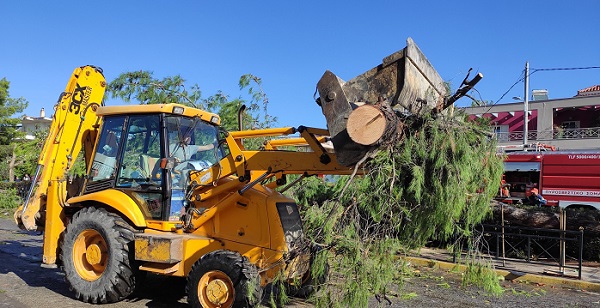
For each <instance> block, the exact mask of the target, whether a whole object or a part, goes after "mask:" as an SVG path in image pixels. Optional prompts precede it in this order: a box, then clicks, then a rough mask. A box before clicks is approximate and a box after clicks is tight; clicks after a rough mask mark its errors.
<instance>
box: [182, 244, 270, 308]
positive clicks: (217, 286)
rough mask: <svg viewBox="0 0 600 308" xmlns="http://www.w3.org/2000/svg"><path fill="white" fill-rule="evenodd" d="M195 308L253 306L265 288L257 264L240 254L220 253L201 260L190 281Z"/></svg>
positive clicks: (207, 255) (191, 301)
mask: <svg viewBox="0 0 600 308" xmlns="http://www.w3.org/2000/svg"><path fill="white" fill-rule="evenodd" d="M186 293H187V296H188V303H189V304H190V305H191V306H192V307H205V308H214V307H236V308H237V307H254V306H256V305H258V304H259V303H260V300H261V298H262V288H261V286H260V276H259V275H258V269H257V268H256V266H255V265H253V264H252V263H250V261H249V260H248V258H246V257H243V256H242V255H240V254H239V253H237V252H233V251H227V250H217V251H213V252H211V253H208V254H206V255H204V256H202V258H200V260H198V261H197V262H196V263H195V264H194V266H193V267H192V270H191V271H190V274H189V275H188V278H187V285H186Z"/></svg>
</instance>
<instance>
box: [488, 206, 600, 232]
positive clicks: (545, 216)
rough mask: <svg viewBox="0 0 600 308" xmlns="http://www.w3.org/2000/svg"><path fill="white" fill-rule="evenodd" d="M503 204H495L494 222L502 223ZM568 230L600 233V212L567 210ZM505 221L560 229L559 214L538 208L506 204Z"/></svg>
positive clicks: (525, 225) (534, 226) (527, 225)
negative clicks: (581, 229)
mask: <svg viewBox="0 0 600 308" xmlns="http://www.w3.org/2000/svg"><path fill="white" fill-rule="evenodd" d="M502 208H503V207H502V203H500V202H494V204H493V211H494V220H495V221H496V223H498V224H499V223H500V217H501V213H502ZM566 215H567V230H579V229H580V228H583V230H585V232H586V233H600V211H598V210H585V209H579V210H567V212H566ZM504 221H505V222H506V223H509V224H511V225H515V226H524V227H532V228H549V229H560V225H559V214H558V213H555V212H551V211H548V209H541V208H538V207H534V206H532V207H530V208H521V207H515V206H512V205H509V204H504Z"/></svg>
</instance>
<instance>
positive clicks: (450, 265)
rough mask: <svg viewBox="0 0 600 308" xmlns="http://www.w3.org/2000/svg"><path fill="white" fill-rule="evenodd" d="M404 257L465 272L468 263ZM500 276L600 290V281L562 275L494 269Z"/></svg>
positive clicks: (516, 280) (530, 281) (423, 263)
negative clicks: (595, 281)
mask: <svg viewBox="0 0 600 308" xmlns="http://www.w3.org/2000/svg"><path fill="white" fill-rule="evenodd" d="M402 259H403V260H404V261H405V262H407V263H408V264H410V265H416V266H423V267H430V268H439V269H443V270H446V271H451V270H453V271H459V272H461V273H462V272H465V271H466V268H467V267H466V265H464V264H460V263H451V262H445V261H440V260H435V259H426V258H419V257H402ZM494 271H495V272H496V274H497V275H498V276H502V277H504V279H505V280H507V281H514V282H529V283H538V284H543V285H552V286H561V287H567V288H575V289H580V290H586V291H594V292H600V283H594V282H589V281H583V280H574V279H568V278H562V277H553V276H545V275H536V274H530V273H524V272H519V271H507V270H502V269H494Z"/></svg>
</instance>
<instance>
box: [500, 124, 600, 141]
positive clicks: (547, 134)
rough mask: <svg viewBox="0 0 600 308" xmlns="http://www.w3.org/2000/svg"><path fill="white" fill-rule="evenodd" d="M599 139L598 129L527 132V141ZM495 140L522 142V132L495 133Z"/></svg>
mask: <svg viewBox="0 0 600 308" xmlns="http://www.w3.org/2000/svg"><path fill="white" fill-rule="evenodd" d="M597 138H600V127H590V128H569V129H561V130H541V131H536V130H530V131H528V132H527V140H539V141H543V140H555V139H597ZM496 139H497V140H498V141H500V142H503V141H519V140H523V132H522V131H514V132H496Z"/></svg>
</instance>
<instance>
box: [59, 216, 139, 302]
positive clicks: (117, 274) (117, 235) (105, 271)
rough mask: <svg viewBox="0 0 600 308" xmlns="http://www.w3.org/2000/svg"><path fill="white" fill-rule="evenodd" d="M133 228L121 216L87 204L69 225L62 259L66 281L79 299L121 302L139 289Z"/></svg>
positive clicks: (84, 300)
mask: <svg viewBox="0 0 600 308" xmlns="http://www.w3.org/2000/svg"><path fill="white" fill-rule="evenodd" d="M133 239H134V237H133V229H132V228H131V227H129V225H128V224H127V223H126V222H125V221H124V220H123V219H122V218H121V217H119V216H118V215H116V214H113V213H109V212H107V211H106V210H105V209H102V208H94V207H87V208H84V209H82V210H80V211H79V212H77V213H76V214H75V215H74V216H73V220H72V222H71V223H70V224H69V225H68V226H67V230H66V232H65V236H64V241H63V245H62V255H61V259H62V261H63V270H64V272H65V280H66V281H67V283H68V284H69V288H70V289H71V290H72V291H74V292H75V297H76V298H77V299H78V300H81V301H83V302H87V303H93V304H100V303H102V304H104V303H114V302H117V301H120V300H122V299H124V298H126V297H127V296H129V295H130V294H131V293H133V291H134V289H135V269H134V268H133V267H132V265H133V263H134V259H133V255H132V253H133V249H130V248H131V247H130V246H131V245H132V243H133Z"/></svg>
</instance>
